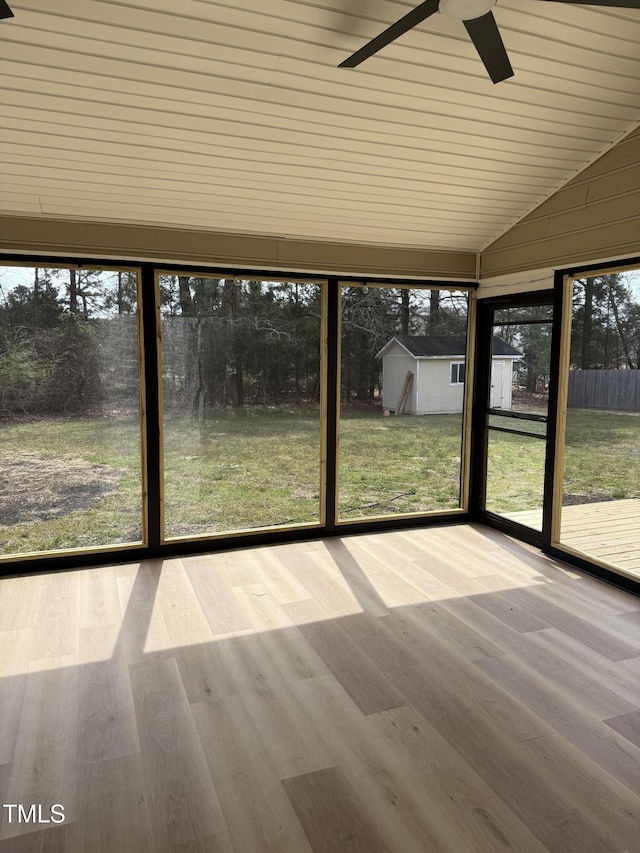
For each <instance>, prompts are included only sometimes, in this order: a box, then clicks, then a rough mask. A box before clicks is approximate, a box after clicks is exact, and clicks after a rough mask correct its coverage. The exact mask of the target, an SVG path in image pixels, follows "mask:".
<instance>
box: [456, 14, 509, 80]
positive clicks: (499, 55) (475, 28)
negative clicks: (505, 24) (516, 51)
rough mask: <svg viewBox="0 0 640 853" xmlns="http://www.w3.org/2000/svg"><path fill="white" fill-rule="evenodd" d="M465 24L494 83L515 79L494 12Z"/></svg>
mask: <svg viewBox="0 0 640 853" xmlns="http://www.w3.org/2000/svg"><path fill="white" fill-rule="evenodd" d="M463 23H464V25H465V27H466V28H467V32H468V33H469V35H470V36H471V41H472V42H473V43H474V45H475V46H476V50H477V51H478V53H479V54H480V59H481V60H482V61H483V62H484V67H485V68H486V69H487V71H488V72H489V77H491V79H492V80H493V82H494V83H499V82H500V81H501V80H506V79H507V77H513V68H512V67H511V63H510V62H509V57H508V56H507V51H506V50H505V49H504V44H503V43H502V36H501V35H500V32H499V31H498V25H497V24H496V19H495V18H494V17H493V12H487V14H486V15H481V16H480V17H479V18H474V19H473V20H472V21H463Z"/></svg>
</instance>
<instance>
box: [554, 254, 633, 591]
mask: <svg viewBox="0 0 640 853" xmlns="http://www.w3.org/2000/svg"><path fill="white" fill-rule="evenodd" d="M566 286H567V287H568V288H570V293H568V294H567V296H568V297H570V299H571V301H570V303H569V302H567V304H568V305H569V304H570V308H571V338H570V344H569V346H568V347H567V349H566V352H565V365H564V369H565V371H567V374H566V378H567V379H568V381H567V386H566V394H567V409H566V430H565V433H564V447H563V451H564V476H563V480H562V507H561V509H560V526H559V528H560V529H559V531H557V532H559V542H560V544H562V545H564V546H566V547H568V548H570V549H571V550H572V551H577V552H580V553H582V554H584V555H586V556H588V557H589V558H593V559H596V560H598V561H599V562H602V563H604V564H608V565H610V566H612V567H613V568H615V569H616V570H618V571H623V572H625V573H627V574H630V575H631V576H632V577H635V578H638V577H640V270H637V269H634V270H627V271H612V272H607V271H602V272H600V273H598V274H593V273H592V274H590V275H585V276H577V277H576V278H575V280H573V281H571V280H570V281H569V282H567V285H566Z"/></svg>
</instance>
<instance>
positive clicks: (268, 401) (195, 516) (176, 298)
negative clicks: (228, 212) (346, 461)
mask: <svg viewBox="0 0 640 853" xmlns="http://www.w3.org/2000/svg"><path fill="white" fill-rule="evenodd" d="M158 283H159V290H160V310H161V317H162V319H161V332H162V391H163V404H164V415H163V444H164V524H165V537H166V538H169V539H171V538H177V537H184V536H191V537H193V536H210V535H217V534H221V533H226V532H229V531H244V530H252V529H255V528H271V527H291V526H295V525H309V524H318V523H319V522H320V520H321V501H322V488H321V477H320V474H321V448H322V435H321V416H320V413H321V406H322V399H323V390H322V389H323V370H322V363H321V340H322V327H323V323H322V316H323V287H322V286H321V285H318V284H308V283H305V282H290V281H263V280H258V279H255V280H251V279H246V278H238V277H235V278H233V277H230V278H212V277H210V276H197V275H189V274H184V275H175V274H171V275H169V274H163V275H160V276H159V281H158Z"/></svg>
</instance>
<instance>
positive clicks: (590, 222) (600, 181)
mask: <svg viewBox="0 0 640 853" xmlns="http://www.w3.org/2000/svg"><path fill="white" fill-rule="evenodd" d="M638 253H640V128H636V130H634V131H633V132H632V133H630V134H629V135H628V136H627V137H625V138H624V139H623V140H622V141H621V142H619V143H618V144H617V145H616V146H615V147H614V148H612V149H611V150H610V151H608V152H607V153H606V154H604V155H603V156H602V157H600V159H599V160H597V161H596V162H595V163H593V164H592V165H591V166H589V167H588V168H587V169H585V170H584V171H583V172H581V173H580V174H579V175H578V176H577V177H576V178H574V179H573V180H572V181H570V182H569V183H568V184H567V185H566V186H564V187H563V188H562V189H560V190H558V192H557V193H555V194H554V195H553V196H551V197H550V198H549V199H547V200H546V201H545V202H543V203H542V204H541V205H540V206H539V207H538V208H537V209H536V210H534V211H533V212H532V213H530V214H529V215H528V216H526V217H525V218H524V219H523V220H522V221H521V222H519V223H518V224H517V225H514V227H513V228H511V229H510V230H509V231H507V233H506V234H504V235H503V236H502V237H500V238H499V239H498V240H496V241H495V242H494V243H493V244H492V245H491V246H489V247H488V248H487V249H486V250H485V251H484V252H483V253H482V256H481V265H480V269H481V278H486V277H491V276H498V275H504V274H506V273H513V272H518V271H521V270H531V269H539V268H540V267H548V266H556V267H563V266H569V265H571V264H573V263H588V262H590V261H600V260H607V259H609V258H622V257H624V256H630V255H634V254H638Z"/></svg>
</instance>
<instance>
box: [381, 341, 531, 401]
mask: <svg viewBox="0 0 640 853" xmlns="http://www.w3.org/2000/svg"><path fill="white" fill-rule="evenodd" d="M465 353H466V339H465V338H464V337H454V336H437V335H396V336H395V337H393V338H391V340H390V341H389V342H388V343H387V344H385V346H383V347H382V349H381V350H380V352H379V353H378V355H377V357H378V358H381V359H382V406H383V408H385V409H389V410H390V411H392V412H395V411H397V410H398V407H399V406H400V403H401V399H402V398H403V397H405V401H404V406H403V407H402V410H403V411H404V412H406V413H407V414H412V415H427V414H428V415H435V414H448V413H452V412H461V411H462V408H463V402H464V369H465ZM521 356H522V354H521V353H520V352H518V350H517V349H514V348H513V347H512V346H511V345H510V344H508V343H506V341H503V340H502V338H498V337H494V339H493V363H492V366H491V407H492V408H495V409H510V408H511V389H512V384H513V364H514V362H515V361H517V360H518V359H519V358H521ZM409 374H411V378H410V379H408V377H409ZM403 392H405V393H404V394H403Z"/></svg>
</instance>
